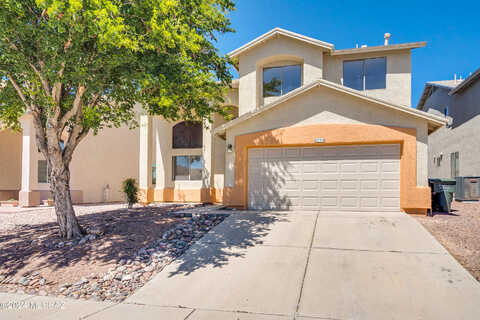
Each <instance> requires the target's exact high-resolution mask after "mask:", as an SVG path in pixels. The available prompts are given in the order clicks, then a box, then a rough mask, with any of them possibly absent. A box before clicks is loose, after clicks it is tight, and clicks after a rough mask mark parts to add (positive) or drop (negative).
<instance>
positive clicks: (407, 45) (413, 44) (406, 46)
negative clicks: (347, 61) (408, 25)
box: [331, 41, 427, 56]
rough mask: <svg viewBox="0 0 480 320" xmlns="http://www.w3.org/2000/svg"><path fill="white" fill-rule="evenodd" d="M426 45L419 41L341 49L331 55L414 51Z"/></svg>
mask: <svg viewBox="0 0 480 320" xmlns="http://www.w3.org/2000/svg"><path fill="white" fill-rule="evenodd" d="M426 45H427V43H426V42H425V41H420V42H409V43H400V44H392V45H388V46H373V47H364V48H352V49H341V50H335V51H334V52H332V53H331V55H332V56H340V55H349V54H362V53H369V52H386V51H397V50H410V49H416V48H423V47H425V46H426Z"/></svg>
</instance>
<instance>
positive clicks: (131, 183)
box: [122, 178, 138, 208]
mask: <svg viewBox="0 0 480 320" xmlns="http://www.w3.org/2000/svg"><path fill="white" fill-rule="evenodd" d="M122 192H123V193H124V194H125V198H126V199H127V203H128V207H129V208H131V207H132V206H133V205H134V204H135V203H137V202H138V186H137V181H135V179H133V178H127V179H125V180H123V182H122Z"/></svg>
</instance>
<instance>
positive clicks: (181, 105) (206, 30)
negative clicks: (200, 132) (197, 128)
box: [0, 0, 234, 145]
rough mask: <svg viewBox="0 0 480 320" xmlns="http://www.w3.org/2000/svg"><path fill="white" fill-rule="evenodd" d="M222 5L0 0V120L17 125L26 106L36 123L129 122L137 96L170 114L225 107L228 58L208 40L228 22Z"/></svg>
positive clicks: (88, 125) (196, 115)
mask: <svg viewBox="0 0 480 320" xmlns="http://www.w3.org/2000/svg"><path fill="white" fill-rule="evenodd" d="M231 10H234V4H233V2H232V1H231V0H127V1H126V0H0V78H1V79H0V81H2V84H1V86H0V92H1V94H0V122H2V123H3V126H7V127H11V128H18V119H19V117H20V116H21V115H22V114H23V113H24V112H25V111H27V110H28V111H32V112H33V114H34V115H37V116H38V117H39V118H40V119H41V123H42V127H43V129H44V130H45V131H46V130H47V129H46V128H47V122H49V123H52V124H53V125H54V126H55V125H58V126H59V128H56V129H57V130H58V132H63V130H64V129H65V128H67V130H68V128H70V130H71V129H72V128H73V127H74V126H75V125H78V126H80V129H81V130H80V132H82V133H85V132H89V131H93V132H94V133H97V132H98V131H99V130H101V129H102V128H104V127H113V126H115V127H118V126H120V125H122V124H127V125H130V126H134V125H136V123H135V112H134V106H135V104H136V103H137V102H138V103H140V104H142V106H143V108H144V109H145V111H146V112H147V113H149V114H156V115H162V116H163V117H165V118H167V119H172V120H177V119H186V120H200V119H209V120H211V119H210V117H211V115H212V113H214V112H219V113H221V114H223V115H226V112H225V110H224V108H223V107H221V103H222V101H223V98H222V97H223V93H224V90H225V88H226V87H227V86H228V84H229V83H230V81H231V74H230V72H229V69H228V68H229V64H230V61H229V59H228V58H227V57H224V56H221V55H220V54H219V53H218V50H217V49H216V48H215V43H216V41H217V39H216V36H218V35H220V34H223V33H226V32H231V31H233V30H232V29H231V28H230V21H229V19H228V18H227V14H228V12H229V11H231ZM13 82H15V83H16V84H18V88H15V87H14V85H13ZM80 87H84V88H85V93H84V94H83V95H82V94H79V88H80ZM56 88H60V90H59V91H58V92H59V94H57V95H55V90H56ZM22 95H23V96H24V97H22ZM76 96H80V100H81V106H82V107H81V111H78V110H76V109H74V100H75V97H76ZM72 109H73V110H74V111H75V112H73V113H72V114H70V113H68V112H69V111H70V110H72ZM56 112H60V116H56ZM64 115H67V117H68V121H67V122H66V123H65V124H63V123H62V122H61V118H62V117H63V116H64ZM60 134H61V133H60ZM60 134H59V135H60ZM72 141H76V140H75V139H73V140H72ZM49 144H50V141H49ZM52 145H53V144H52Z"/></svg>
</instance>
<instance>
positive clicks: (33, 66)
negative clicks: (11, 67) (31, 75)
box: [28, 62, 50, 97]
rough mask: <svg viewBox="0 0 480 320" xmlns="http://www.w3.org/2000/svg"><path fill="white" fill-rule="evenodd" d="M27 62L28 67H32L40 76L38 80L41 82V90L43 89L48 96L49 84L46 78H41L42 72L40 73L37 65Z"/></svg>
mask: <svg viewBox="0 0 480 320" xmlns="http://www.w3.org/2000/svg"><path fill="white" fill-rule="evenodd" d="M28 64H29V65H30V67H32V69H33V71H34V72H35V73H36V74H37V76H38V77H39V78H40V82H41V83H42V86H43V90H45V94H46V95H47V97H48V96H50V85H49V84H48V80H47V79H45V78H43V76H42V74H41V73H40V71H38V69H37V67H35V65H34V64H33V63H30V62H29V63H28Z"/></svg>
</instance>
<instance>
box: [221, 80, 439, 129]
mask: <svg viewBox="0 0 480 320" xmlns="http://www.w3.org/2000/svg"><path fill="white" fill-rule="evenodd" d="M317 86H322V87H326V88H330V89H332V90H335V91H337V92H339V93H343V94H347V95H350V96H354V97H357V98H360V99H362V100H365V101H368V102H371V103H373V104H376V105H378V106H381V107H386V108H390V109H393V110H396V111H399V112H402V113H405V114H408V115H409V116H412V117H415V118H420V119H423V120H426V121H428V123H429V127H431V128H432V131H434V130H435V129H437V128H440V127H441V126H443V125H445V124H446V120H445V119H444V118H443V117H439V116H436V115H433V114H430V113H427V112H424V111H420V110H416V109H414V108H410V107H407V106H403V105H397V104H393V103H391V102H388V101H384V100H381V99H378V98H374V97H369V96H366V95H364V94H362V93H361V92H359V91H357V90H354V89H350V88H347V87H345V86H341V85H338V84H336V83H333V82H330V81H327V80H324V79H319V80H316V81H314V82H312V83H310V84H308V85H305V86H302V87H300V88H298V89H295V90H293V91H291V92H289V93H287V94H286V95H284V96H282V97H280V98H279V99H277V100H275V101H274V102H272V103H269V104H267V105H265V106H263V107H261V108H260V109H257V110H255V111H250V112H247V113H245V114H243V115H242V116H240V117H238V118H236V119H234V120H232V121H229V122H227V123H225V124H223V125H221V126H219V127H218V128H217V129H215V133H217V134H222V133H224V132H225V131H226V130H227V129H228V128H231V127H233V126H236V125H239V124H240V123H242V122H244V121H247V120H248V119H251V118H254V117H256V116H258V115H260V114H261V113H263V112H266V111H268V110H270V109H273V108H275V107H276V106H278V105H280V104H282V103H284V102H286V101H288V100H290V99H293V98H294V97H297V96H299V95H302V94H305V93H307V92H309V91H310V90H312V89H313V88H315V87H317Z"/></svg>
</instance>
